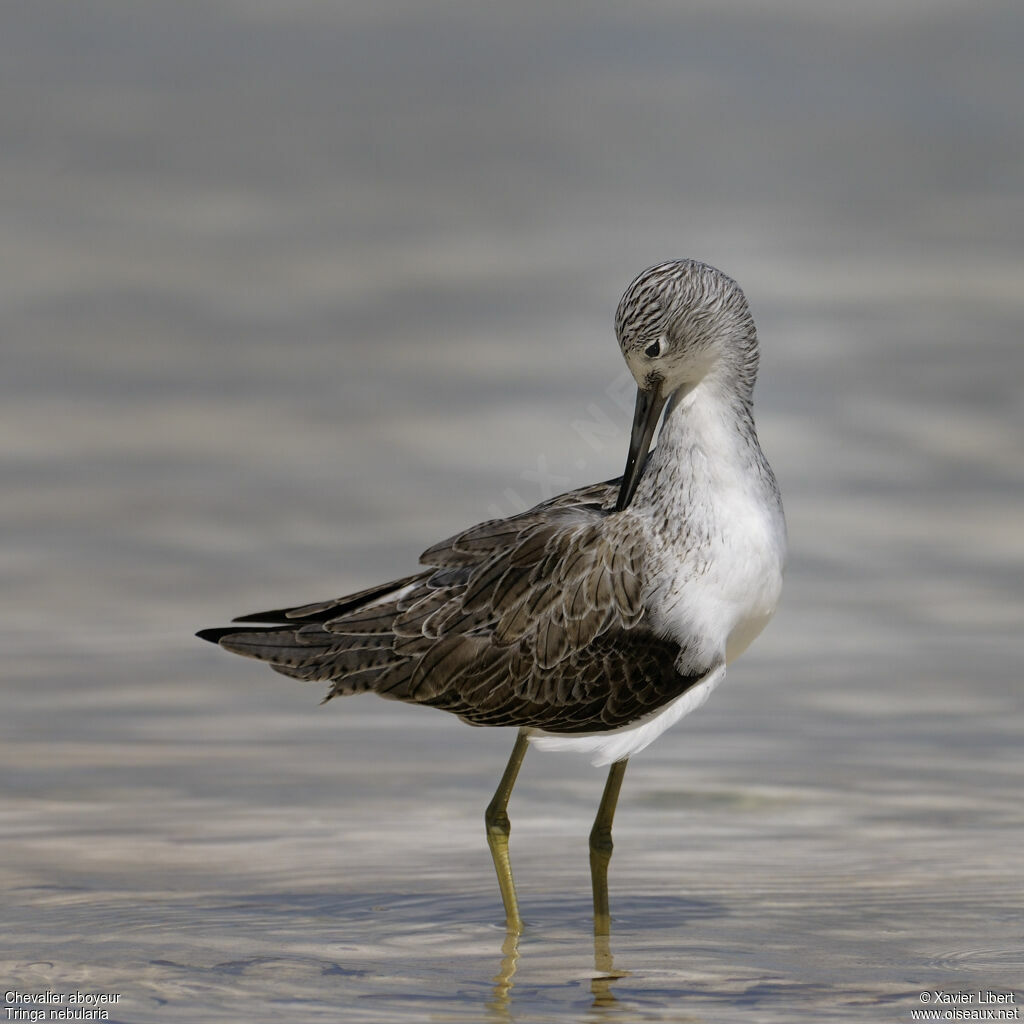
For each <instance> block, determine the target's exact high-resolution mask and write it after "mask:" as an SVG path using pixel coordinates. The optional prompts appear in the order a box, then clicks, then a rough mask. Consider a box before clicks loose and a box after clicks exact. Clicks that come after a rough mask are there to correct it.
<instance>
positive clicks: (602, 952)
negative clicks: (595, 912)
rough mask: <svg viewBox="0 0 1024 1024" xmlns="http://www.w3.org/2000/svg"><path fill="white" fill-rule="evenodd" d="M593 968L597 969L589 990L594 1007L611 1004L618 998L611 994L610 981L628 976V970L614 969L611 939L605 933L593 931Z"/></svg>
mask: <svg viewBox="0 0 1024 1024" xmlns="http://www.w3.org/2000/svg"><path fill="white" fill-rule="evenodd" d="M594 969H595V970H596V971H599V972H600V973H599V974H595V975H594V977H593V978H591V980H590V991H591V992H592V993H593V996H594V1006H595V1007H606V1006H613V1005H614V1004H615V1003H617V1002H618V1000H617V999H616V998H615V996H614V995H612V983H613V982H615V981H618V979H619V978H628V977H629V975H630V972H629V971H623V970H621V969H620V970H616V969H615V959H614V957H613V956H612V948H611V939H610V938H609V936H608V935H607V934H603V935H599V934H597V933H596V932H595V933H594Z"/></svg>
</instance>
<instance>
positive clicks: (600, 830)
mask: <svg viewBox="0 0 1024 1024" xmlns="http://www.w3.org/2000/svg"><path fill="white" fill-rule="evenodd" d="M627 764H628V761H625V760H623V761H616V762H615V764H613V765H612V766H611V768H610V769H609V770H608V781H607V782H606V783H605V784H604V793H603V795H602V796H601V806H600V807H598V809H597V817H596V818H595V819H594V827H593V828H592V829H591V830H590V879H591V882H592V883H593V886H594V934H595V935H608V934H609V933H610V932H611V914H610V913H609V910H608V862H609V861H610V860H611V859H612V819H613V818H614V817H615V805H616V804H617V803H618V800H619V790H620V789H621V788H622V779H623V776H624V775H625V774H626V765H627Z"/></svg>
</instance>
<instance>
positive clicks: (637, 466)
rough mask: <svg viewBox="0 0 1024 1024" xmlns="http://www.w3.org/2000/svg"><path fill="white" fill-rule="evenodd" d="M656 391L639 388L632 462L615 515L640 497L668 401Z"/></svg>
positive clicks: (623, 475) (630, 461)
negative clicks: (644, 474)
mask: <svg viewBox="0 0 1024 1024" xmlns="http://www.w3.org/2000/svg"><path fill="white" fill-rule="evenodd" d="M659 390H660V389H659V388H652V389H651V390H650V391H645V390H644V389H643V388H638V389H637V392H636V408H635V409H634V410H633V430H632V432H631V433H630V437H629V458H628V459H626V471H625V472H624V473H623V474H622V486H621V487H620V488H619V500H618V501H616V502H615V511H616V512H621V511H622V510H623V509H624V508H625V507H626V506H627V505H628V504H629V503H630V502H631V501H632V500H633V495H634V494H635V493H636V488H637V484H639V483H640V477H641V475H642V474H643V471H644V463H646V462H647V455H648V453H649V452H650V450H651V440H652V439H653V437H654V431H655V430H656V429H657V427H658V417H659V416H660V415H661V410H662V409H663V408H664V407H665V399H664V398H662V397H661V396H660V395H659V394H658V391H659Z"/></svg>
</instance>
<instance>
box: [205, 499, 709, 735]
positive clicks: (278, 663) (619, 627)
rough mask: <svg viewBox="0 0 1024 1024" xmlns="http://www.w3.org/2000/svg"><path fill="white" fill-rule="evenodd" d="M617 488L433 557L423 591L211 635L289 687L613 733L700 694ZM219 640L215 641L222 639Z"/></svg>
mask: <svg viewBox="0 0 1024 1024" xmlns="http://www.w3.org/2000/svg"><path fill="white" fill-rule="evenodd" d="M618 485H619V481H618V480H612V481H609V482H607V483H604V484H597V485H593V486H590V487H585V488H581V489H579V490H577V491H573V492H570V493H569V494H564V495H561V496H559V497H558V498H555V499H553V500H551V501H548V502H545V503H543V504H541V505H538V506H537V507H536V508H533V509H530V510H529V511H527V512H523V513H522V514H520V515H517V516H513V517H512V518H510V519H495V520H490V521H489V522H485V523H481V524H479V525H478V526H474V527H472V528H470V529H468V530H464V531H462V532H461V533H458V534H456V535H455V536H453V537H450V538H449V539H448V540H445V541H442V542H441V543H440V544H435V545H434V546H433V547H431V548H429V549H428V550H427V551H425V552H424V553H423V555H422V556H421V559H420V560H421V562H422V563H423V564H424V565H426V566H429V568H428V569H427V570H426V571H424V572H421V573H418V574H416V575H414V576H408V577H405V578H404V579H400V580H395V581H394V582H393V583H391V584H386V585H384V586H380V587H374V588H371V589H369V590H367V591H364V592H362V593H360V594H355V595H350V596H347V597H343V598H339V599H337V600H336V601H325V602H319V603H317V604H311V605H304V606H300V607H296V608H290V609H283V610H280V611H276V612H263V613H258V614H256V615H252V616H246V617H245V619H244V620H241V621H259V622H264V623H268V622H269V623H273V625H269V626H264V627H258V628H237V627H236V628H230V627H229V628H227V629H223V630H217V631H206V634H205V635H208V636H209V638H210V639H216V640H218V641H219V642H220V644H221V646H223V647H225V648H227V649H228V650H230V651H234V652H235V653H237V654H243V655H247V656H249V657H253V658H258V659H260V660H261V661H266V662H268V663H269V664H270V666H271V667H272V668H274V669H276V670H277V671H278V672H281V673H283V674H285V675H288V676H292V677H294V678H297V679H303V680H309V681H325V682H330V683H331V684H332V685H331V689H330V691H329V693H328V696H327V698H326V699H330V698H331V697H336V696H342V695H348V694H354V693H362V692H366V691H372V692H374V693H377V694H379V695H380V696H382V697H387V698H390V699H392V700H401V701H407V702H409V703H416V704H426V705H429V706H431V707H437V708H442V709H444V710H445V711H450V712H453V713H454V714H457V715H458V716H459V717H460V718H462V719H464V720H465V721H467V722H471V723H473V724H474V725H517V726H529V727H536V728H542V729H544V730H546V731H550V732H568V733H571V732H590V731H601V730H606V729H614V728H617V727H619V726H622V725H625V724H627V723H629V722H631V721H634V720H636V719H637V718H638V717H641V716H642V715H644V714H647V713H649V712H651V711H654V710H656V709H657V708H658V707H660V706H662V705H663V704H665V703H666V702H667V701H669V700H671V699H672V698H673V697H675V696H677V695H678V694H680V693H681V692H683V690H685V689H686V687H687V686H688V685H689V684H690V683H691V682H693V681H694V678H696V677H694V678H687V677H681V676H679V675H678V674H677V673H676V671H675V668H674V662H675V659H676V657H677V655H678V653H679V645H678V644H674V643H672V642H670V641H666V640H664V639H660V638H658V637H656V636H655V635H654V634H653V633H652V632H651V631H650V630H649V629H648V628H646V626H645V624H644V607H643V603H642V579H643V562H642V560H643V543H642V541H643V538H642V537H641V536H638V535H636V534H635V533H634V532H632V531H630V530H629V529H628V528H627V527H628V524H627V523H626V522H624V521H623V519H622V517H612V516H610V509H611V507H612V506H613V505H614V500H615V494H616V491H617V489H618ZM213 634H216V635H213Z"/></svg>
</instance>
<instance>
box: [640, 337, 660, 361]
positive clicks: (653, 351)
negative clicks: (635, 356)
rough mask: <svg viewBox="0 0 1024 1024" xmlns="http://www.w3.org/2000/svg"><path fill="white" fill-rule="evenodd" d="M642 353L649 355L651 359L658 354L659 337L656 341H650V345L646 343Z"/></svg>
mask: <svg viewBox="0 0 1024 1024" xmlns="http://www.w3.org/2000/svg"><path fill="white" fill-rule="evenodd" d="M644 355H645V356H650V357H651V359H653V358H654V357H655V356H660V355H661V339H660V338H659V339H658V340H657V341H655V342H652V343H651V344H650V345H648V346H647V348H645V349H644Z"/></svg>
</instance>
